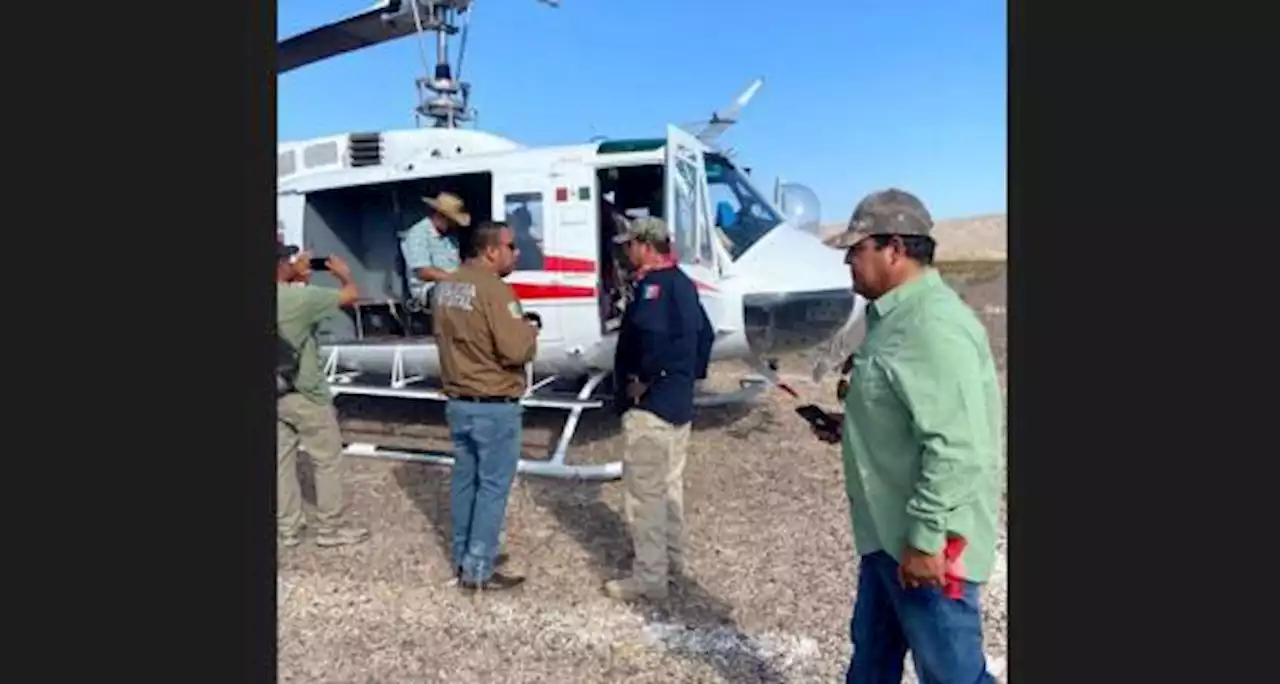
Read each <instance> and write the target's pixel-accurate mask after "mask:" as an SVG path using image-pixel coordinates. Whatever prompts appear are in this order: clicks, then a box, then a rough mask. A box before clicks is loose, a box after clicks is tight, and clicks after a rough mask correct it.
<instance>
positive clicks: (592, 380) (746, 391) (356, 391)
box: [324, 348, 777, 481]
mask: <svg viewBox="0 0 1280 684" xmlns="http://www.w3.org/2000/svg"><path fill="white" fill-rule="evenodd" d="M338 353H339V352H338V350H336V349H335V350H334V351H333V352H332V354H330V355H329V358H328V359H327V360H326V362H325V364H324V373H325V375H326V376H327V378H328V380H329V391H330V392H331V393H332V394H334V395H354V396H365V397H392V398H398V399H419V400H423V401H439V402H444V401H448V399H449V398H448V397H447V396H445V394H444V393H443V392H441V391H440V390H438V389H435V388H431V387H428V386H423V385H422V384H421V383H422V382H423V380H424V378H422V377H421V376H407V375H406V374H405V370H404V359H403V356H402V355H401V353H400V350H399V349H398V348H397V350H396V354H395V358H394V361H393V364H392V372H391V377H390V382H389V383H388V384H386V385H382V384H364V383H357V382H356V379H357V377H358V376H357V375H356V374H354V373H349V372H348V373H344V372H340V371H338V368H339V363H338ZM526 372H527V373H528V375H527V377H528V380H529V382H528V383H527V386H528V389H527V390H526V391H525V395H524V398H523V399H521V400H520V403H521V404H522V405H523V406H526V407H529V408H544V409H558V410H564V411H568V412H569V416H568V417H567V418H566V419H565V423H564V427H563V428H561V430H560V436H559V438H558V439H557V440H556V442H555V445H554V446H553V447H552V448H551V451H550V453H549V454H548V458H546V459H529V458H521V459H520V461H519V463H518V464H517V467H516V472H518V473H521V474H525V475H535V476H539V477H550V478H556V479H563V480H595V481H601V480H616V479H618V478H620V477H622V461H620V460H619V461H611V462H608V463H599V464H574V463H569V462H568V452H569V444H570V442H572V441H573V436H574V433H576V432H577V430H578V424H579V422H580V421H581V420H582V414H583V412H584V411H586V410H588V409H597V408H601V407H603V406H604V405H605V401H604V400H603V399H601V398H598V397H595V396H593V395H595V393H596V391H597V390H598V389H599V387H600V384H601V383H602V382H603V381H604V380H605V379H606V378H607V377H609V372H608V371H597V372H594V373H592V374H591V375H589V376H588V377H587V380H586V381H585V382H584V383H583V385H582V387H581V389H579V390H578V391H577V392H576V393H574V394H573V395H572V396H566V394H567V393H563V394H560V395H559V396H555V395H551V394H550V393H549V392H548V391H547V390H548V388H549V387H550V386H551V385H552V384H553V383H555V381H556V380H557V379H559V378H558V377H557V376H551V377H547V378H543V379H541V380H539V381H538V382H533V376H532V372H531V371H530V370H526ZM757 372H758V373H759V374H758V375H755V376H748V377H746V378H743V379H742V380H740V381H739V386H740V388H739V389H738V390H737V391H734V392H705V393H704V392H698V393H697V394H696V395H695V396H694V402H693V403H694V406H697V407H700V408H703V407H711V406H725V405H728V404H737V403H745V402H749V401H751V400H752V399H754V398H756V397H757V396H759V395H760V394H761V393H762V392H764V391H765V390H766V389H768V388H769V387H770V386H772V385H774V384H776V383H777V378H776V376H774V375H773V374H772V373H771V372H770V370H769V369H768V368H767V367H761V368H758V369H757ZM343 454H344V455H347V456H358V457H362V458H381V459H387V460H392V461H405V462H410V463H427V464H433V465H445V466H449V467H452V466H453V463H454V457H453V455H452V454H450V453H449V452H446V451H434V450H419V449H409V448H405V447H395V448H392V447H384V446H380V445H377V444H373V443H370V442H351V443H348V444H347V445H346V446H345V448H344V449H343Z"/></svg>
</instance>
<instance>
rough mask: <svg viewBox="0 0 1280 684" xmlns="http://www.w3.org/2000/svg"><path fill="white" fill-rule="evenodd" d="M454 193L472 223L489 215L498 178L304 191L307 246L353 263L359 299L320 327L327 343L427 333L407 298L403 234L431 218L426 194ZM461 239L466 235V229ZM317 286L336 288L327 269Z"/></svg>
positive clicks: (316, 276) (417, 307) (476, 175)
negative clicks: (459, 199)
mask: <svg viewBox="0 0 1280 684" xmlns="http://www.w3.org/2000/svg"><path fill="white" fill-rule="evenodd" d="M441 192H450V193H453V194H455V195H457V196H458V197H461V198H462V200H463V202H464V203H465V205H466V207H467V211H468V212H469V213H470V214H471V225H476V224H478V223H479V222H481V221H485V220H488V219H489V218H490V217H491V215H492V212H491V208H492V197H493V178H492V176H491V175H490V174H489V173H471V174H460V175H454V176H441V177H437V178H419V179H414V180H407V181H394V182H387V183H372V184H367V185H357V186H346V187H339V188H332V189H326V190H317V191H313V192H310V193H307V195H306V196H305V204H304V208H303V220H302V246H303V248H304V249H306V250H307V251H309V252H311V254H312V255H313V256H329V255H336V256H338V257H339V258H341V259H343V260H344V261H346V262H347V264H348V265H349V266H350V267H351V274H352V276H353V278H354V280H355V282H356V285H357V286H358V287H359V288H360V294H361V298H360V300H358V301H357V302H356V304H355V305H354V306H352V307H351V308H349V309H344V313H345V314H346V315H345V316H332V317H330V318H329V319H328V320H326V321H325V323H324V324H322V325H321V327H320V330H319V334H320V340H321V342H322V343H323V344H352V343H370V344H372V343H377V342H384V341H385V342H391V341H404V340H406V339H414V338H428V337H430V335H431V329H430V321H429V318H428V317H427V315H426V313H425V312H424V311H422V307H421V306H420V305H418V304H417V303H416V302H414V301H412V299H411V297H410V295H409V280H408V276H407V271H406V267H405V261H404V253H403V251H402V249H401V240H402V239H403V237H404V235H405V233H406V231H408V230H409V228H411V227H412V226H413V225H414V224H415V223H417V222H419V221H421V220H423V219H425V218H426V216H427V206H426V203H425V202H423V198H424V197H434V196H435V195H437V194H439V193H441ZM460 239H461V241H463V242H464V243H465V241H466V240H467V239H468V235H467V231H466V230H464V231H462V234H461V235H460ZM311 281H312V283H314V284H316V285H320V286H322V287H338V281H337V279H336V278H334V277H333V276H332V275H330V274H328V273H315V274H313V275H312V279H311Z"/></svg>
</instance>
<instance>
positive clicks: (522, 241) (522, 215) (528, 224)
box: [507, 204, 545, 271]
mask: <svg viewBox="0 0 1280 684" xmlns="http://www.w3.org/2000/svg"><path fill="white" fill-rule="evenodd" d="M507 224H508V225H509V226H511V231H512V233H513V234H514V236H515V243H516V250H517V251H518V252H519V255H518V256H517V257H516V270H518V271H540V270H542V269H543V267H544V264H545V254H544V253H543V251H542V235H541V234H539V233H537V232H534V225H533V214H532V213H530V211H529V207H527V206H525V205H524V204H521V205H519V206H517V207H516V208H515V209H512V210H511V211H510V212H509V213H508V214H507Z"/></svg>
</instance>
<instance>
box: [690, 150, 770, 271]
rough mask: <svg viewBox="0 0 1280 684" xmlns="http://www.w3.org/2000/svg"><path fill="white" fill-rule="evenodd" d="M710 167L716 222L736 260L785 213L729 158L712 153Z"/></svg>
mask: <svg viewBox="0 0 1280 684" xmlns="http://www.w3.org/2000/svg"><path fill="white" fill-rule="evenodd" d="M706 167H707V189H708V191H709V192H710V194H711V217H712V222H713V224H714V225H715V227H716V228H717V229H718V230H717V232H718V233H720V234H722V236H723V238H722V242H723V243H724V244H725V247H726V248H727V249H728V250H729V255H730V256H731V257H733V259H735V260H736V259H738V258H739V257H741V256H742V255H743V254H745V253H746V251H747V250H748V249H750V248H751V246H752V245H754V244H755V243H756V242H757V241H759V240H760V238H762V237H764V236H765V234H766V233H768V232H769V231H771V230H773V229H774V228H776V227H777V226H778V224H779V223H782V216H781V215H779V214H778V212H777V211H775V210H774V209H773V207H772V206H770V205H769V202H768V201H767V200H765V199H764V196H763V195H761V194H760V193H759V192H758V191H757V190H756V189H755V188H753V187H752V186H751V184H750V183H749V182H747V178H746V176H745V175H744V174H743V173H742V172H741V171H738V170H737V169H735V168H734V167H733V165H732V164H730V163H729V162H728V160H726V159H724V158H723V157H720V156H719V155H714V154H708V155H706Z"/></svg>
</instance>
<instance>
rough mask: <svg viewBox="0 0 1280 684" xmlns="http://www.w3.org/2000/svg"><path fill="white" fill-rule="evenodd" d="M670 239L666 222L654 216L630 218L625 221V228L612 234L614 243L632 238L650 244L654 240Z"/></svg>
mask: <svg viewBox="0 0 1280 684" xmlns="http://www.w3.org/2000/svg"><path fill="white" fill-rule="evenodd" d="M670 239H671V232H670V231H668V230H667V222H666V221H663V220H662V219H660V218H658V217H656V216H641V217H640V218H635V219H631V220H630V221H627V229H626V230H624V231H622V232H620V233H618V234H617V235H615V236H613V241H614V243H616V244H619V245H622V244H626V243H628V242H631V241H632V240H635V241H636V242H643V243H645V244H650V245H652V244H654V243H655V242H666V241H668V240H670Z"/></svg>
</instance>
